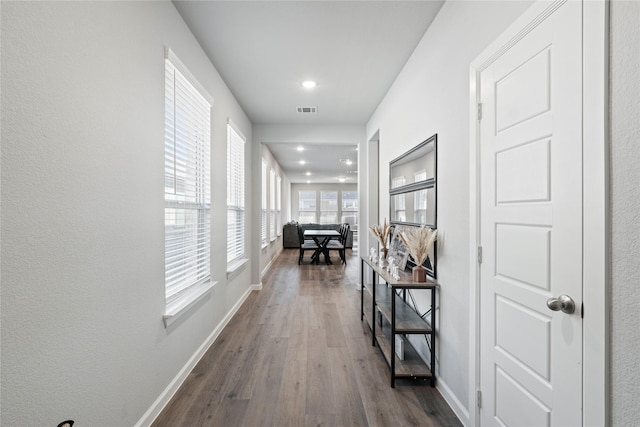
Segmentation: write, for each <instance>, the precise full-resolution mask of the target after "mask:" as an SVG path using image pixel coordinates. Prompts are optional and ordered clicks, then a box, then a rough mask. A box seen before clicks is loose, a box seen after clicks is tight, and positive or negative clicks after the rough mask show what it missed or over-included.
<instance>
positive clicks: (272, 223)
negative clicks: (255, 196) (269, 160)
mask: <svg viewBox="0 0 640 427" xmlns="http://www.w3.org/2000/svg"><path fill="white" fill-rule="evenodd" d="M269 208H270V212H269V238H270V239H271V241H273V240H275V239H276V173H275V171H274V170H273V169H271V170H270V171H269Z"/></svg>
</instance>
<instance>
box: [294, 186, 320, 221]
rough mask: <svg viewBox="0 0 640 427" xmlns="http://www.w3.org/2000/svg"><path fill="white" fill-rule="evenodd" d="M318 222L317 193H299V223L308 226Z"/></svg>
mask: <svg viewBox="0 0 640 427" xmlns="http://www.w3.org/2000/svg"><path fill="white" fill-rule="evenodd" d="M316 221H317V220H316V192H315V191H300V192H298V222H299V223H301V224H308V223H312V222H316Z"/></svg>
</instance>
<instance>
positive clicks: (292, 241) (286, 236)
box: [282, 223, 353, 248]
mask: <svg viewBox="0 0 640 427" xmlns="http://www.w3.org/2000/svg"><path fill="white" fill-rule="evenodd" d="M300 225H301V226H302V228H303V229H304V230H336V231H338V230H340V224H300ZM282 245H283V246H284V247H285V248H299V247H300V241H299V240H298V224H297V223H289V224H285V225H284V227H283V229H282ZM346 247H347V248H351V247H353V231H351V230H349V235H348V236H347V245H346Z"/></svg>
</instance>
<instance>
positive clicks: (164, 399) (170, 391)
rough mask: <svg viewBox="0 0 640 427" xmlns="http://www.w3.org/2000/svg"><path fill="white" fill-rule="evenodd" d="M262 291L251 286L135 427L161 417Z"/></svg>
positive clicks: (141, 426) (146, 424)
mask: <svg viewBox="0 0 640 427" xmlns="http://www.w3.org/2000/svg"><path fill="white" fill-rule="evenodd" d="M261 289H262V283H260V284H258V285H251V286H249V289H247V291H246V292H245V293H244V294H243V295H242V297H241V298H240V299H239V300H238V302H236V303H235V305H234V306H233V307H232V308H231V310H229V312H228V313H227V315H226V316H225V317H224V319H222V321H221V322H220V323H219V324H218V326H217V327H216V328H215V329H214V330H213V332H211V334H210V335H209V336H208V337H207V339H206V340H205V341H204V342H203V343H202V345H201V346H200V347H199V348H198V350H196V352H195V353H194V354H193V356H191V357H190V358H189V360H188V361H187V363H186V364H185V365H184V366H183V367H182V369H180V371H179V372H178V374H177V375H176V376H175V378H174V379H173V380H172V381H171V382H170V383H169V385H168V386H167V388H165V389H164V391H163V392H162V393H161V394H160V396H158V398H157V399H156V400H155V402H153V404H152V405H151V407H150V408H149V409H147V412H145V413H144V414H143V415H142V417H141V418H140V419H139V420H138V422H137V423H135V425H134V427H148V426H151V424H152V423H153V422H154V421H155V419H156V418H157V417H158V415H160V412H162V410H163V409H164V407H165V406H166V405H167V404H168V403H169V401H170V400H171V398H172V397H173V395H174V394H175V393H176V392H177V391H178V389H179V388H180V386H181V385H182V383H183V382H184V381H185V380H186V379H187V376H188V375H189V373H190V372H191V371H192V370H193V368H194V367H195V366H196V364H197V363H198V362H199V361H200V359H201V358H202V356H204V354H205V353H206V352H207V350H208V349H209V347H211V345H212V344H213V343H214V342H215V340H216V338H218V336H219V335H220V333H221V332H222V330H223V329H224V328H225V327H226V326H227V324H228V323H229V321H230V320H231V318H232V317H233V316H234V315H235V314H236V312H237V311H238V310H239V309H240V307H241V306H242V304H243V303H244V302H245V300H246V299H247V298H248V297H249V294H250V293H251V292H252V291H259V290H261Z"/></svg>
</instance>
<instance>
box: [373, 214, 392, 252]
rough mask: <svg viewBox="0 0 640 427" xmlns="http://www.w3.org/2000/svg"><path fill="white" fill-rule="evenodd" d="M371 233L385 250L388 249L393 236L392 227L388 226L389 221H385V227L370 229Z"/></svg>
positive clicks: (376, 226)
mask: <svg viewBox="0 0 640 427" xmlns="http://www.w3.org/2000/svg"><path fill="white" fill-rule="evenodd" d="M369 230H371V233H372V234H373V235H374V236H376V238H377V239H378V241H379V242H380V244H381V245H382V247H383V248H386V247H387V242H388V241H389V235H390V234H391V226H390V225H389V224H387V219H386V218H385V219H384V225H374V226H371V227H369Z"/></svg>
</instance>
